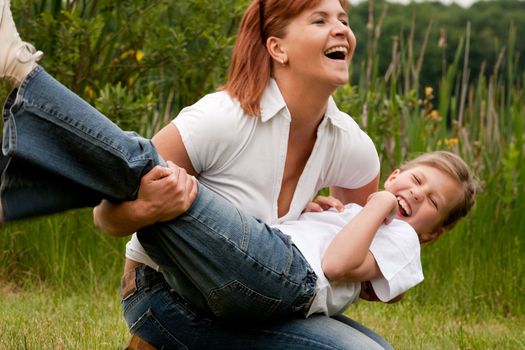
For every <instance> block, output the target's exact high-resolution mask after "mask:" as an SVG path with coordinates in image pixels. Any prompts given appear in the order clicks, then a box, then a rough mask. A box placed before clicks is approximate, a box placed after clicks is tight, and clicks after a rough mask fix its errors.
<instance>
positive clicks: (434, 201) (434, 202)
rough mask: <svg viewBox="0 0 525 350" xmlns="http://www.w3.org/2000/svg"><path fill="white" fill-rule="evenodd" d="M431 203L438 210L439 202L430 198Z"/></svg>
mask: <svg viewBox="0 0 525 350" xmlns="http://www.w3.org/2000/svg"><path fill="white" fill-rule="evenodd" d="M429 199H430V203H431V204H432V206H433V207H434V208H436V209H438V205H437V202H436V200H435V199H434V198H432V197H430V198H429Z"/></svg>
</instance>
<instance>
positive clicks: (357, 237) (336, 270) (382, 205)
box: [322, 191, 397, 281]
mask: <svg viewBox="0 0 525 350" xmlns="http://www.w3.org/2000/svg"><path fill="white" fill-rule="evenodd" d="M396 209H397V200H396V198H395V196H394V195H393V194H392V193H390V192H387V191H381V192H377V193H374V194H373V195H372V196H370V198H369V200H368V202H367V203H366V205H365V206H364V207H363V209H362V210H361V212H359V214H357V215H356V216H355V217H354V218H353V219H352V220H351V221H350V222H349V223H347V224H346V225H345V227H343V229H342V230H341V231H340V232H339V233H338V234H337V236H336V237H335V238H334V239H333V240H332V242H331V243H330V245H329V246H328V249H327V250H326V252H325V255H324V257H323V264H322V266H323V272H324V274H325V275H326V277H327V278H328V279H329V280H348V281H366V280H371V279H374V278H376V277H378V276H380V271H379V267H378V266H377V263H376V261H375V258H374V256H373V255H372V253H370V251H369V248H370V244H371V243H372V240H373V239H374V236H375V234H376V232H377V230H378V228H379V226H381V224H383V223H384V222H385V221H386V220H388V219H389V218H390V217H391V216H392V215H393V214H394V213H395V210H396Z"/></svg>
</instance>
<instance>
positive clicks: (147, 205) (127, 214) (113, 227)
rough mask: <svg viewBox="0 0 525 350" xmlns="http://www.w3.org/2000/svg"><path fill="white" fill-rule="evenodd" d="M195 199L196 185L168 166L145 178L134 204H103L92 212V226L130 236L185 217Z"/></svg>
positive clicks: (183, 174)
mask: <svg viewBox="0 0 525 350" xmlns="http://www.w3.org/2000/svg"><path fill="white" fill-rule="evenodd" d="M196 195H197V182H196V180H195V178H194V177H193V176H191V175H188V174H187V172H186V170H184V169H183V168H180V167H178V166H176V165H175V164H173V163H172V162H168V168H166V167H161V166H157V167H155V168H153V169H152V170H151V171H150V172H148V173H147V174H146V175H144V176H143V177H142V179H141V182H140V188H139V193H138V197H137V199H136V200H135V201H131V202H124V203H119V204H113V203H111V202H109V201H102V203H101V204H99V205H98V206H97V207H96V208H95V209H94V211H93V216H94V221H95V225H96V226H97V227H98V228H100V229H101V230H102V231H104V232H106V233H108V234H110V235H114V236H126V235H130V234H132V233H133V232H135V231H137V230H138V229H140V228H142V227H145V226H148V225H152V224H154V223H155V222H159V221H168V220H171V219H174V218H176V217H177V216H179V215H180V214H182V213H184V212H185V211H186V210H188V208H189V207H190V206H191V204H192V203H193V201H194V200H195V197H196Z"/></svg>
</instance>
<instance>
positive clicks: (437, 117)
mask: <svg viewBox="0 0 525 350" xmlns="http://www.w3.org/2000/svg"><path fill="white" fill-rule="evenodd" d="M425 118H426V119H427V120H433V121H435V122H439V121H441V116H440V115H439V112H438V111H437V110H435V109H433V110H432V112H430V113H429V114H427V115H426V116H425Z"/></svg>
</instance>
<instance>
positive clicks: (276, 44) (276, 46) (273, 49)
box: [266, 36, 288, 65]
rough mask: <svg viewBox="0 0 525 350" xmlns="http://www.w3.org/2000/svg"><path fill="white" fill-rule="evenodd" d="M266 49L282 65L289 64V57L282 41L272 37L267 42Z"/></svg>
mask: <svg viewBox="0 0 525 350" xmlns="http://www.w3.org/2000/svg"><path fill="white" fill-rule="evenodd" d="M266 49H267V50H268V53H269V54H270V56H271V57H272V59H273V60H275V61H276V62H278V63H280V64H283V65H284V64H286V63H288V55H287V54H286V49H285V48H284V47H283V46H282V40H281V39H279V38H277V37H275V36H271V37H269V38H268V40H266Z"/></svg>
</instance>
